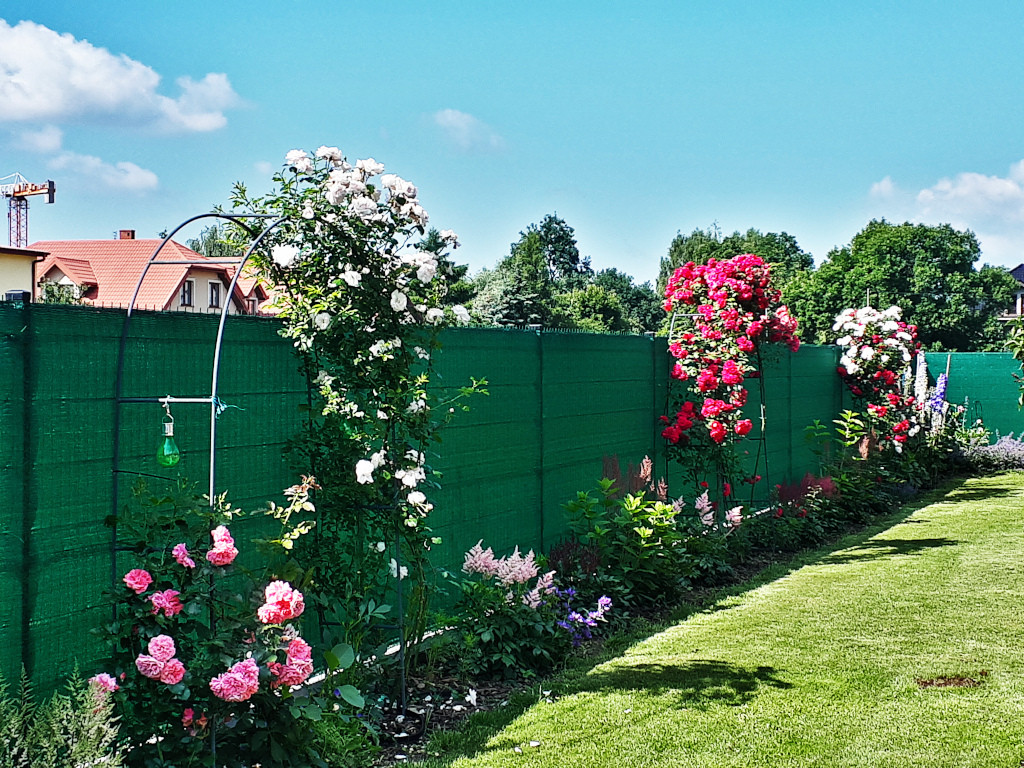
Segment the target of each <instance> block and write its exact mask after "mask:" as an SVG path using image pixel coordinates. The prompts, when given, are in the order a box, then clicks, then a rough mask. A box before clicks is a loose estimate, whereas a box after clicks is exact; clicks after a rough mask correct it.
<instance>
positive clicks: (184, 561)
mask: <svg viewBox="0 0 1024 768" xmlns="http://www.w3.org/2000/svg"><path fill="white" fill-rule="evenodd" d="M171 554H173V555H174V559H175V560H177V561H178V565H181V566H184V567H185V568H195V567H196V561H195V560H193V559H192V558H191V557H189V556H188V548H187V547H186V546H185V545H184V544H175V545H174V549H172V550H171Z"/></svg>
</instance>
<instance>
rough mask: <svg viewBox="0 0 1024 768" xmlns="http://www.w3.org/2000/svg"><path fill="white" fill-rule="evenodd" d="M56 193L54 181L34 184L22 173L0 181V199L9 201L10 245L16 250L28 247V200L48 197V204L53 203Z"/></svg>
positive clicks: (13, 174)
mask: <svg viewBox="0 0 1024 768" xmlns="http://www.w3.org/2000/svg"><path fill="white" fill-rule="evenodd" d="M56 193H57V186H56V185H55V184H54V183H53V182H52V181H47V182H46V183H45V184H33V183H31V182H30V181H29V180H28V179H26V178H25V177H24V176H22V175H21V174H20V173H12V174H11V175H10V176H4V177H3V178H2V179H0V197H6V198H7V199H8V200H7V223H8V225H9V227H10V235H9V237H8V241H7V242H8V243H10V244H11V245H12V246H14V247H15V248H26V247H28V198H29V197H31V196H32V195H46V202H48V203H52V202H53V196H54V195H55V194H56Z"/></svg>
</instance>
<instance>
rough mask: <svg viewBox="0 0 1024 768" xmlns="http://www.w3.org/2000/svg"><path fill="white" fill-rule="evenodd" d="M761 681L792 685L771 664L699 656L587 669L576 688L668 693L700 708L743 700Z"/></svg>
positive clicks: (681, 702) (683, 705) (686, 706)
mask: <svg viewBox="0 0 1024 768" xmlns="http://www.w3.org/2000/svg"><path fill="white" fill-rule="evenodd" d="M762 685H768V686H771V687H772V688H781V689H785V688H792V687H793V686H792V685H790V684H789V683H787V682H786V681H785V680H781V679H780V678H779V677H778V676H777V673H776V670H775V669H773V668H772V667H757V668H755V669H748V668H744V667H740V666H737V665H735V664H728V663H726V662H724V661H711V660H703V661H692V662H689V663H686V664H647V663H637V664H629V665H621V664H620V665H616V666H614V667H612V668H610V669H599V670H596V671H594V672H591V673H590V674H589V675H588V676H587V677H586V679H585V680H584V681H583V683H582V685H580V687H579V689H580V690H581V691H598V692H611V691H646V692H648V693H653V694H657V695H665V694H668V695H671V696H672V697H673V698H674V699H675V700H676V704H677V706H678V707H680V708H681V709H689V708H693V709H701V708H704V707H709V706H712V705H727V706H740V705H741V704H746V703H747V702H749V701H750V700H751V699H752V698H754V696H755V695H756V694H757V690H758V688H760V687H761V686H762Z"/></svg>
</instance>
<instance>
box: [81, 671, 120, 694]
mask: <svg viewBox="0 0 1024 768" xmlns="http://www.w3.org/2000/svg"><path fill="white" fill-rule="evenodd" d="M89 685H91V686H92V687H93V688H95V689H96V690H99V691H106V692H107V693H113V692H114V691H116V690H117V689H118V688H119V687H120V686H118V684H117V680H115V679H114V678H113V677H112V676H110V675H108V674H107V673H106V672H100V673H99V674H98V675H93V676H92V677H90V678H89Z"/></svg>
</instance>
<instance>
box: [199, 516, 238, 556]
mask: <svg viewBox="0 0 1024 768" xmlns="http://www.w3.org/2000/svg"><path fill="white" fill-rule="evenodd" d="M210 536H212V537H213V549H211V550H210V551H209V552H207V553H206V559H207V560H209V561H210V562H211V563H213V564H214V565H230V564H231V563H232V562H234V560H235V558H236V557H238V550H237V549H236V548H235V540H234V539H233V538H231V534H230V533H229V532H228V529H227V527H226V526H223V525H218V526H217V527H216V528H214V529H213V530H212V531H210Z"/></svg>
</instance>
